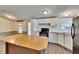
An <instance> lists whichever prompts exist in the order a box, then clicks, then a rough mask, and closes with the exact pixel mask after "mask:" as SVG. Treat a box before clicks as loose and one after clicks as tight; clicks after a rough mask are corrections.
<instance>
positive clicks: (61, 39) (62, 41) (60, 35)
mask: <svg viewBox="0 0 79 59" xmlns="http://www.w3.org/2000/svg"><path fill="white" fill-rule="evenodd" d="M64 39H65V38H64V35H63V34H58V44H60V45H62V46H64V44H65V41H64Z"/></svg>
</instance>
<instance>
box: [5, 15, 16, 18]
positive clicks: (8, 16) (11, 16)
mask: <svg viewBox="0 0 79 59" xmlns="http://www.w3.org/2000/svg"><path fill="white" fill-rule="evenodd" d="M4 16H5V17H7V18H10V19H15V18H16V17H15V16H13V15H10V14H5V15H4Z"/></svg>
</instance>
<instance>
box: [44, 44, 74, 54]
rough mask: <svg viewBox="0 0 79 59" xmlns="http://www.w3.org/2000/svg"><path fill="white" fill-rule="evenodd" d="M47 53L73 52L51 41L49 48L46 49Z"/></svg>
mask: <svg viewBox="0 0 79 59" xmlns="http://www.w3.org/2000/svg"><path fill="white" fill-rule="evenodd" d="M45 54H72V53H71V52H70V51H69V50H67V49H65V48H63V47H62V46H60V45H57V44H53V43H49V44H48V48H47V49H46V50H45Z"/></svg>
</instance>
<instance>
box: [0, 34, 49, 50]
mask: <svg viewBox="0 0 79 59" xmlns="http://www.w3.org/2000/svg"><path fill="white" fill-rule="evenodd" d="M0 41H3V42H8V43H11V44H15V45H18V46H22V47H26V48H30V49H34V50H43V49H45V48H47V45H48V38H47V37H42V36H27V35H25V34H16V35H11V36H7V37H2V38H0Z"/></svg>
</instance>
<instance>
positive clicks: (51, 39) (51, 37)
mask: <svg viewBox="0 0 79 59" xmlns="http://www.w3.org/2000/svg"><path fill="white" fill-rule="evenodd" d="M48 42H52V43H57V42H58V38H57V34H56V33H52V32H50V33H49V39H48Z"/></svg>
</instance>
